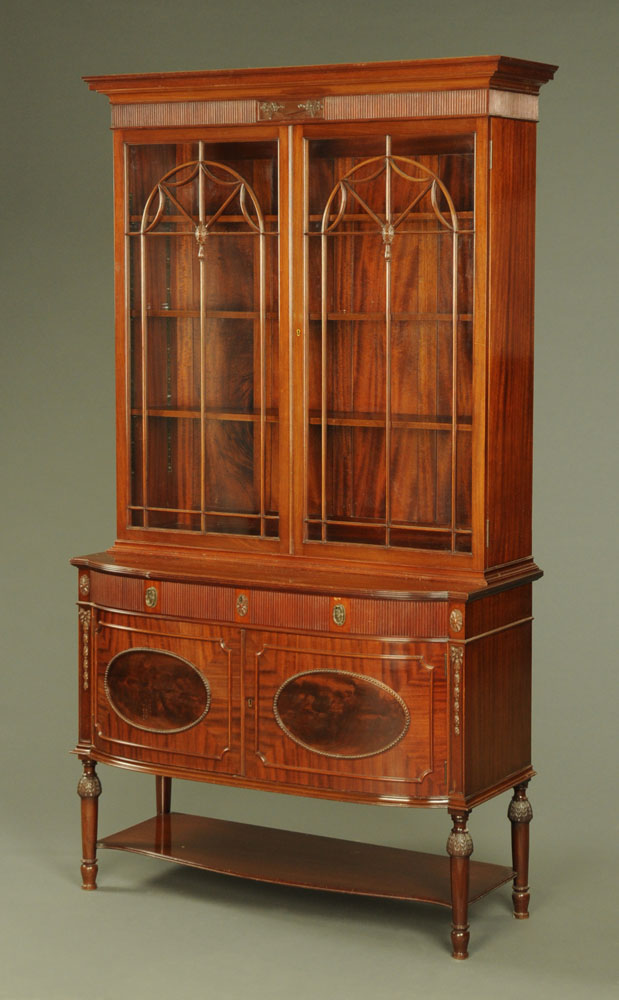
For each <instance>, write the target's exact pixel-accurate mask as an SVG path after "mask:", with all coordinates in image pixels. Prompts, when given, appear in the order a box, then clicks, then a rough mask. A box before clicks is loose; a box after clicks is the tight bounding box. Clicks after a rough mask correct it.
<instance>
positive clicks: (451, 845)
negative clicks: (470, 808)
mask: <svg viewBox="0 0 619 1000" xmlns="http://www.w3.org/2000/svg"><path fill="white" fill-rule="evenodd" d="M447 853H448V855H449V857H450V858H469V857H470V856H471V854H472V853H473V838H472V837H471V835H470V833H469V832H468V830H460V831H457V832H454V831H452V832H451V833H450V834H449V837H448V838H447Z"/></svg>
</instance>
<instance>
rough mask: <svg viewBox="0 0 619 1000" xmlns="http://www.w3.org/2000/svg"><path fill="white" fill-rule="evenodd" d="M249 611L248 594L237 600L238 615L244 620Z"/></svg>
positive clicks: (240, 596) (241, 595)
mask: <svg viewBox="0 0 619 1000" xmlns="http://www.w3.org/2000/svg"><path fill="white" fill-rule="evenodd" d="M248 611H249V600H248V598H247V594H239V596H238V597H237V599H236V613H237V615H240V616H241V618H244V617H245V615H246V614H247V612H248Z"/></svg>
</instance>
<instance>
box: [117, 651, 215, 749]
mask: <svg viewBox="0 0 619 1000" xmlns="http://www.w3.org/2000/svg"><path fill="white" fill-rule="evenodd" d="M105 693H106V695H107V698H108V701H109V703H110V705H111V706H112V708H113V709H114V711H115V712H116V714H117V715H119V716H120V717H121V719H124V721H125V722H128V723H130V725H132V726H137V728H138V729H145V730H146V731H147V732H153V733H179V732H182V731H183V730H184V729H190V728H191V726H195V725H196V723H198V722H200V720H201V719H203V718H204V716H205V715H206V713H207V712H208V710H209V707H210V703H211V693H210V688H209V684H208V681H207V680H206V678H205V677H203V676H202V674H201V673H200V671H199V670H198V669H197V667H194V665H193V664H192V663H190V662H189V661H188V660H184V659H183V658H182V657H180V656H175V655H174V654H173V653H167V652H165V651H164V650H160V649H128V650H126V651H125V652H122V653H118V655H117V656H115V657H114V658H113V659H112V660H110V663H109V665H108V668H107V670H106V672H105Z"/></svg>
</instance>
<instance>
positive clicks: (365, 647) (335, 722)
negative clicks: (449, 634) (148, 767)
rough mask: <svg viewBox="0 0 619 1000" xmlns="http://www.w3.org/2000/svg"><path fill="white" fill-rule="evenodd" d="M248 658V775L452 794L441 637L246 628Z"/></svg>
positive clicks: (306, 784) (375, 790)
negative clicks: (391, 639) (351, 636)
mask: <svg viewBox="0 0 619 1000" xmlns="http://www.w3.org/2000/svg"><path fill="white" fill-rule="evenodd" d="M245 662H246V682H245V685H246V694H247V696H248V700H247V705H246V709H247V710H246V726H247V732H246V746H247V775H248V777H250V776H252V777H255V778H257V779H259V780H261V781H272V782H275V783H285V784H290V785H297V786H299V787H303V788H306V789H308V790H309V789H314V790H321V789H324V790H327V789H331V790H337V791H342V792H346V791H348V792H351V791H354V792H359V793H365V794H371V795H381V796H390V795H391V796H395V797H398V796H405V797H420V798H426V797H429V796H440V795H442V794H444V792H445V789H446V783H445V761H446V759H447V733H446V678H445V661H444V650H443V649H442V647H441V646H440V645H439V644H436V643H426V644H424V643H406V642H402V643H391V644H389V645H387V644H385V643H378V642H371V641H363V640H346V639H332V640H328V639H316V637H312V636H303V635H294V636H293V635H288V636H286V635H281V634H276V633H259V634H257V633H253V634H250V633H248V637H247V648H246V660H245Z"/></svg>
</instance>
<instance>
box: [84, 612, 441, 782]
mask: <svg viewBox="0 0 619 1000" xmlns="http://www.w3.org/2000/svg"><path fill="white" fill-rule="evenodd" d="M89 611H90V618H89V619H88V621H89V625H88V628H89V629H91V633H90V632H89V633H88V635H90V634H91V640H92V656H91V657H90V659H89V672H90V681H91V682H90V683H89V685H88V687H87V688H84V687H83V686H81V692H80V693H81V710H80V718H81V720H82V730H81V733H80V746H81V747H86V746H88V747H89V748H90V749H91V751H92V753H93V755H94V756H95V757H97V756H99V757H100V759H102V760H108V761H111V762H114V761H116V762H117V763H121V764H124V765H126V766H133V767H136V768H138V769H139V768H143V769H145V770H151V771H153V770H154V771H155V772H157V771H159V772H160V773H169V774H176V775H178V776H180V777H183V776H185V777H188V778H192V777H197V778H203V779H204V780H208V779H209V778H211V779H212V780H215V781H217V780H218V779H219V780H223V781H236V782H238V783H239V784H245V785H254V786H257V787H262V788H272V789H273V790H280V789H281V790H285V791H289V792H295V791H296V792H297V793H298V794H307V795H316V796H330V797H333V796H335V797H348V798H352V799H354V798H358V799H359V800H360V801H389V800H392V801H394V802H397V801H401V802H406V801H411V800H424V801H427V800H433V799H442V800H443V801H444V799H445V797H446V794H447V760H448V723H447V701H448V699H447V671H446V646H445V644H443V643H436V642H435V643H431V642H417V641H412V640H404V639H384V640H376V639H364V638H362V637H354V638H353V637H347V636H341V637H340V636H337V637H336V636H331V635H318V634H315V633H307V634H303V633H299V632H295V633H287V632H283V631H280V632H269V631H260V630H251V629H242V628H235V627H233V626H223V625H221V626H220V625H217V624H212V623H210V624H207V623H198V622H187V621H180V620H173V619H165V618H163V617H160V618H155V617H154V616H147V615H134V614H126V613H123V612H115V611H112V610H109V609H100V608H95V607H91V608H90V609H89ZM85 634H86V633H85Z"/></svg>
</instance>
